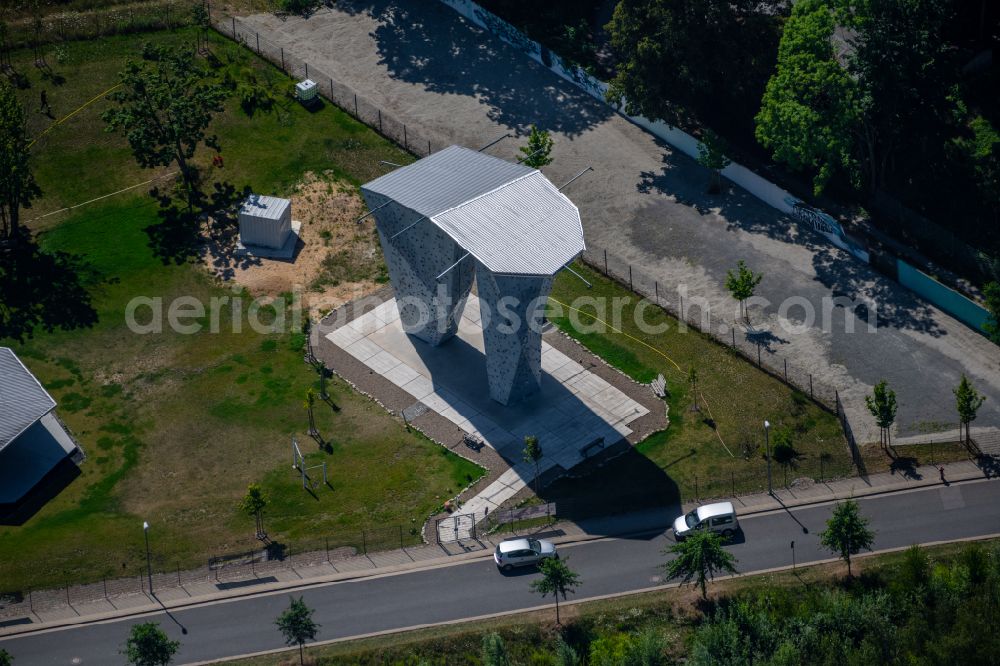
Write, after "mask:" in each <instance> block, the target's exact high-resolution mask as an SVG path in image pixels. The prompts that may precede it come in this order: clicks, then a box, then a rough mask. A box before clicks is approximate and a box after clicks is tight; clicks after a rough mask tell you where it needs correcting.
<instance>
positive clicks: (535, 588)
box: [531, 557, 581, 624]
mask: <svg viewBox="0 0 1000 666" xmlns="http://www.w3.org/2000/svg"><path fill="white" fill-rule="evenodd" d="M538 569H539V570H540V571H541V572H542V577H541V579H539V580H536V581H534V582H533V583H532V584H531V591H532V592H538V593H539V594H541V595H542V596H543V597H547V596H548V595H550V594H551V595H552V596H554V597H555V598H556V624H560V621H559V596H560V595H562V598H563V599H566V593H567V592H576V588H577V587H579V586H580V584H581V581H580V575H579V574H577V573H576V572H574V571H573V570H571V569H570V568H569V567H568V566H567V565H566V563H565V562H564V561H563V560H560V559H557V558H555V557H550V558H548V559H545V560H542V563H541V564H539V565H538Z"/></svg>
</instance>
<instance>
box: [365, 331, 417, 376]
mask: <svg viewBox="0 0 1000 666" xmlns="http://www.w3.org/2000/svg"><path fill="white" fill-rule="evenodd" d="M366 342H370V341H369V340H366ZM372 344H374V343H372ZM382 376H383V377H385V378H386V379H388V380H389V381H390V382H392V383H393V384H395V385H396V386H399V387H403V386H406V385H407V384H409V383H410V382H412V381H413V380H414V379H416V378H417V377H419V376H420V373H418V372H417V371H416V370H414V369H413V368H411V367H410V366H408V365H406V364H405V363H400V364H399V365H397V366H396V367H394V368H393V369H392V370H389V371H388V372H386V373H385V374H383V375H382Z"/></svg>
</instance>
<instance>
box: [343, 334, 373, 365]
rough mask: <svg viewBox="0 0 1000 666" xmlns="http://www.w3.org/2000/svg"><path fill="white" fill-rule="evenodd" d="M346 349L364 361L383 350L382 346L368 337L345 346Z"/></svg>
mask: <svg viewBox="0 0 1000 666" xmlns="http://www.w3.org/2000/svg"><path fill="white" fill-rule="evenodd" d="M344 351H346V352H347V353H348V354H350V355H351V356H353V357H354V358H356V359H358V360H359V361H361V362H362V363H364V362H365V361H367V360H368V359H370V358H371V357H372V356H374V355H375V354H378V353H379V352H380V351H382V348H381V347H379V346H378V345H377V344H375V343H374V342H372V341H371V340H369V339H367V338H361V339H360V340H358V341H357V342H355V343H353V344H351V345H349V346H347V347H345V348H344Z"/></svg>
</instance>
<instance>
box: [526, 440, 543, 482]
mask: <svg viewBox="0 0 1000 666" xmlns="http://www.w3.org/2000/svg"><path fill="white" fill-rule="evenodd" d="M522 456H523V458H524V462H530V463H534V465H535V494H536V495H537V494H538V466H539V464H540V463H541V461H542V445H541V444H539V443H538V438H537V437H535V436H534V435H526V436H525V438H524V451H522Z"/></svg>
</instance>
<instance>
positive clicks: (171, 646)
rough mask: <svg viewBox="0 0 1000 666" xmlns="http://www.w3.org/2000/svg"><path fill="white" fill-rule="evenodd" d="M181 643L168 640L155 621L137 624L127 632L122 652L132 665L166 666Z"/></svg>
mask: <svg viewBox="0 0 1000 666" xmlns="http://www.w3.org/2000/svg"><path fill="white" fill-rule="evenodd" d="M180 646H181V644H180V643H179V642H178V641H172V640H170V637H169V636H167V634H166V633H165V632H164V631H163V630H162V629H160V625H159V624H157V623H156V622H146V623H143V624H137V625H134V626H133V627H132V630H131V631H130V632H129V636H128V640H126V641H125V647H124V649H123V650H122V654H123V655H125V660H126V662H127V663H129V664H132V666H167V664H169V663H170V662H171V661H172V660H173V658H174V655H175V654H177V650H178V649H179V648H180Z"/></svg>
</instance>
